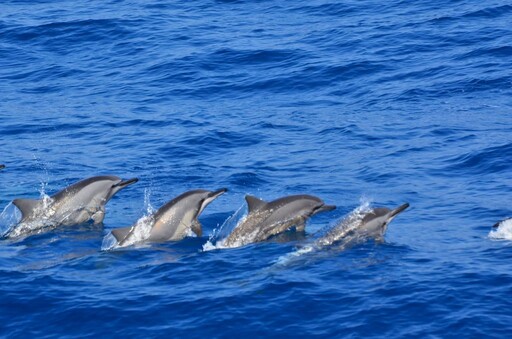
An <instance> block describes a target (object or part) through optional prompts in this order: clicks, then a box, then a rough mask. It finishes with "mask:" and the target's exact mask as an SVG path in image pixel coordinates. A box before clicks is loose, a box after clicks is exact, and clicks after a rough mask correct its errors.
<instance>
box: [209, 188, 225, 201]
mask: <svg viewBox="0 0 512 339" xmlns="http://www.w3.org/2000/svg"><path fill="white" fill-rule="evenodd" d="M227 191H228V189H227V188H221V189H219V190H216V191H213V192H210V193H208V198H213V199H215V198H217V197H218V196H219V195H222V194H224V193H226V192H227ZM213 199H212V200H213Z"/></svg>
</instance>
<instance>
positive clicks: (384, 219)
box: [317, 203, 409, 246]
mask: <svg viewBox="0 0 512 339" xmlns="http://www.w3.org/2000/svg"><path fill="white" fill-rule="evenodd" d="M407 207H409V204H408V203H405V204H403V205H400V206H398V207H397V208H395V209H389V208H386V207H378V208H372V209H370V210H368V211H363V212H362V213H352V214H351V215H350V216H349V217H347V218H345V219H344V220H343V221H342V222H341V223H340V224H338V225H337V226H335V227H334V228H333V229H332V230H331V231H329V232H328V233H327V234H326V235H325V236H324V237H321V238H320V239H318V240H317V245H323V246H325V245H331V244H333V243H335V242H338V241H341V240H343V241H345V243H346V244H348V243H350V242H352V241H354V240H359V239H367V238H373V239H375V240H377V241H383V240H384V234H385V233H386V230H387V228H388V225H389V223H390V222H391V221H392V220H393V219H394V218H395V217H396V216H397V215H398V214H400V213H401V212H403V211H404V210H405V209H406V208H407Z"/></svg>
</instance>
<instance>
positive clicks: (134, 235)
mask: <svg viewBox="0 0 512 339" xmlns="http://www.w3.org/2000/svg"><path fill="white" fill-rule="evenodd" d="M226 191H227V189H226V188H222V189H219V190H217V191H214V192H210V191H206V190H193V191H188V192H185V193H183V194H181V195H179V196H178V197H176V198H174V199H173V200H171V201H169V202H168V203H167V204H165V205H164V206H162V207H160V208H159V209H158V210H157V211H156V212H155V213H154V214H152V215H151V216H150V217H149V226H150V230H149V235H148V236H147V237H144V236H142V237H141V236H140V235H139V234H138V233H139V232H138V230H137V226H138V224H135V225H132V226H129V227H123V228H118V229H115V230H113V231H112V232H111V233H112V235H113V236H114V237H115V238H116V240H117V242H118V246H124V245H131V244H133V243H135V242H140V241H150V242H162V241H176V240H181V239H183V238H185V237H186V236H187V235H188V234H189V230H192V231H193V232H194V233H195V234H196V235H197V236H198V237H200V236H202V234H203V230H202V227H201V224H200V223H199V220H197V218H198V217H199V215H200V214H201V212H202V211H203V210H204V209H205V207H206V206H208V204H209V203H211V202H212V201H213V200H215V198H217V197H219V196H220V195H221V194H223V193H224V192H226ZM141 238H143V239H141Z"/></svg>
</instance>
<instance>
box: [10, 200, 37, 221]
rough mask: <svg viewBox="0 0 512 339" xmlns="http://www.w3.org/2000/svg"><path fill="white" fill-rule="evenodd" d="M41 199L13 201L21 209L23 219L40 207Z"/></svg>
mask: <svg viewBox="0 0 512 339" xmlns="http://www.w3.org/2000/svg"><path fill="white" fill-rule="evenodd" d="M39 202H40V200H36V199H14V200H13V201H12V203H13V204H14V206H16V207H18V209H19V210H20V211H21V217H22V220H23V219H25V218H27V217H29V216H30V215H32V214H33V212H34V210H35V209H36V208H37V207H38V205H39Z"/></svg>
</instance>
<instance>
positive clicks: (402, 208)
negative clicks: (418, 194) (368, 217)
mask: <svg viewBox="0 0 512 339" xmlns="http://www.w3.org/2000/svg"><path fill="white" fill-rule="evenodd" d="M407 207H409V203H407V202H406V203H405V204H403V205H401V206H398V207H397V208H395V209H394V210H392V211H391V213H390V217H391V218H394V217H395V216H396V215H398V214H399V213H401V212H403V211H404V210H405V209H406V208H407Z"/></svg>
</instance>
